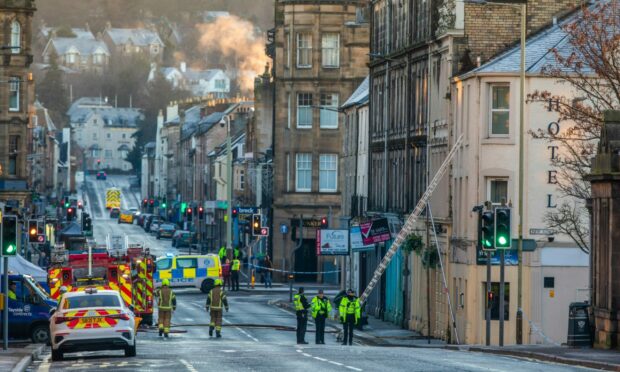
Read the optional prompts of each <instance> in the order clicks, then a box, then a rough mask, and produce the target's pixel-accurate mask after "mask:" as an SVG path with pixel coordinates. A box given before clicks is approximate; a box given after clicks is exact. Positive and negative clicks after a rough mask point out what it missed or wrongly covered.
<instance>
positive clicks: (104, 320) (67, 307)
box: [50, 288, 136, 361]
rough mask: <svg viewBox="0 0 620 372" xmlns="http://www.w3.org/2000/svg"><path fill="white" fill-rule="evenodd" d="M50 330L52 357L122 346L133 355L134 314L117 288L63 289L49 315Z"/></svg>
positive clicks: (126, 354) (134, 335)
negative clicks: (57, 305)
mask: <svg viewBox="0 0 620 372" xmlns="http://www.w3.org/2000/svg"><path fill="white" fill-rule="evenodd" d="M50 334H51V343H52V360H53V361H57V360H62V359H63V356H64V354H65V353H71V352H79V351H99V350H125V356H127V357H132V356H136V323H135V316H134V314H133V312H132V311H131V309H129V308H128V307H127V306H126V305H125V304H124V302H123V300H122V298H121V296H120V294H119V293H118V291H113V290H97V289H96V288H87V289H86V290H85V291H79V292H68V293H65V294H64V295H63V297H62V299H61V301H60V306H59V307H58V309H56V311H55V312H54V313H53V314H52V317H51V318H50Z"/></svg>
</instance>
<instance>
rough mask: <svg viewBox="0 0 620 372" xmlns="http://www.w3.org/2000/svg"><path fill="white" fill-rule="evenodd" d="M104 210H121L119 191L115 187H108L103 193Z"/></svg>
mask: <svg viewBox="0 0 620 372" xmlns="http://www.w3.org/2000/svg"><path fill="white" fill-rule="evenodd" d="M105 207H106V209H112V208H118V209H120V208H121V190H120V189H118V188H116V187H110V188H109V189H107V190H106V192H105Z"/></svg>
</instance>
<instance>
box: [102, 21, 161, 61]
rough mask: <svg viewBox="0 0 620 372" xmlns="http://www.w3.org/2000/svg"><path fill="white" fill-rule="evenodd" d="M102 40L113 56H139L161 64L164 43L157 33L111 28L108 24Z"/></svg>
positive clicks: (136, 29)
mask: <svg viewBox="0 0 620 372" xmlns="http://www.w3.org/2000/svg"><path fill="white" fill-rule="evenodd" d="M102 40H103V41H104V42H105V43H106V44H107V46H108V48H109V50H110V52H111V53H112V55H113V56H131V55H140V56H143V57H146V58H147V59H149V60H151V61H155V62H161V61H162V58H163V55H164V47H165V46H164V43H163V42H162V41H161V38H160V37H159V35H158V34H157V31H155V30H151V29H145V28H113V27H112V25H111V24H110V23H109V22H108V24H107V25H106V28H105V30H104V32H103V36H102Z"/></svg>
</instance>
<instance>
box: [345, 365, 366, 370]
mask: <svg viewBox="0 0 620 372" xmlns="http://www.w3.org/2000/svg"><path fill="white" fill-rule="evenodd" d="M345 367H347V368H348V369H352V370H354V371H362V370H361V369H359V368H355V367H351V366H345Z"/></svg>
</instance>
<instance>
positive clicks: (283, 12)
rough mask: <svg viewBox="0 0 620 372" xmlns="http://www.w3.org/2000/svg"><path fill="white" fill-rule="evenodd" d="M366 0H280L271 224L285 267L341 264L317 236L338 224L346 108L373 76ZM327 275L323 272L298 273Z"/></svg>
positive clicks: (277, 258) (273, 50)
mask: <svg viewBox="0 0 620 372" xmlns="http://www.w3.org/2000/svg"><path fill="white" fill-rule="evenodd" d="M366 4H367V2H366V1H355V0H352V1H339V2H334V1H321V0H319V1H310V0H308V1H292V0H280V1H277V2H276V16H275V19H276V27H275V34H273V35H272V36H270V38H271V40H270V44H269V45H268V50H269V54H271V55H272V56H274V67H275V70H274V73H273V75H274V79H275V80H274V81H275V85H276V88H275V92H276V93H275V94H276V95H275V98H274V102H275V118H274V120H275V125H274V132H273V140H274V150H273V153H274V162H273V173H274V177H273V179H274V184H273V195H274V201H273V208H274V211H273V220H272V221H270V226H272V233H273V234H276V238H275V239H272V242H273V244H272V245H273V247H272V248H273V252H272V257H273V262H274V264H275V265H276V267H279V268H281V269H287V270H291V269H294V270H295V271H303V272H320V271H324V270H325V271H333V270H335V269H336V267H334V260H333V258H331V257H330V258H329V259H322V258H319V257H317V254H316V242H315V236H316V229H317V227H320V221H321V218H322V217H325V218H327V219H329V220H330V221H331V222H330V227H332V228H336V227H338V226H337V225H338V223H337V222H336V221H337V218H338V216H340V215H341V213H342V212H341V205H342V170H341V169H340V158H341V154H342V138H343V133H344V128H343V118H342V115H340V114H339V112H338V108H339V107H340V105H341V102H343V101H344V100H345V99H346V98H348V97H349V96H350V95H351V94H352V93H353V91H354V90H355V89H356V88H357V86H358V85H359V84H360V83H361V81H362V80H363V79H364V78H365V77H366V76H367V74H368V70H367V67H366V63H367V62H368V56H367V54H368V40H369V34H368V24H367V23H365V22H361V21H363V20H360V19H359V18H358V14H359V13H360V11H361V10H362V8H363V7H364V6H366ZM280 231H282V232H284V234H283V233H281V232H280ZM289 232H290V234H289ZM296 247H299V248H296ZM339 265H340V264H339ZM333 277H334V276H333V275H332V278H331V279H330V280H334V278H333ZM324 279H326V278H325V277H324V276H323V275H320V274H319V275H316V274H308V275H305V274H301V275H298V276H297V277H296V280H297V281H306V280H311V281H316V280H320V281H322V280H324Z"/></svg>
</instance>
